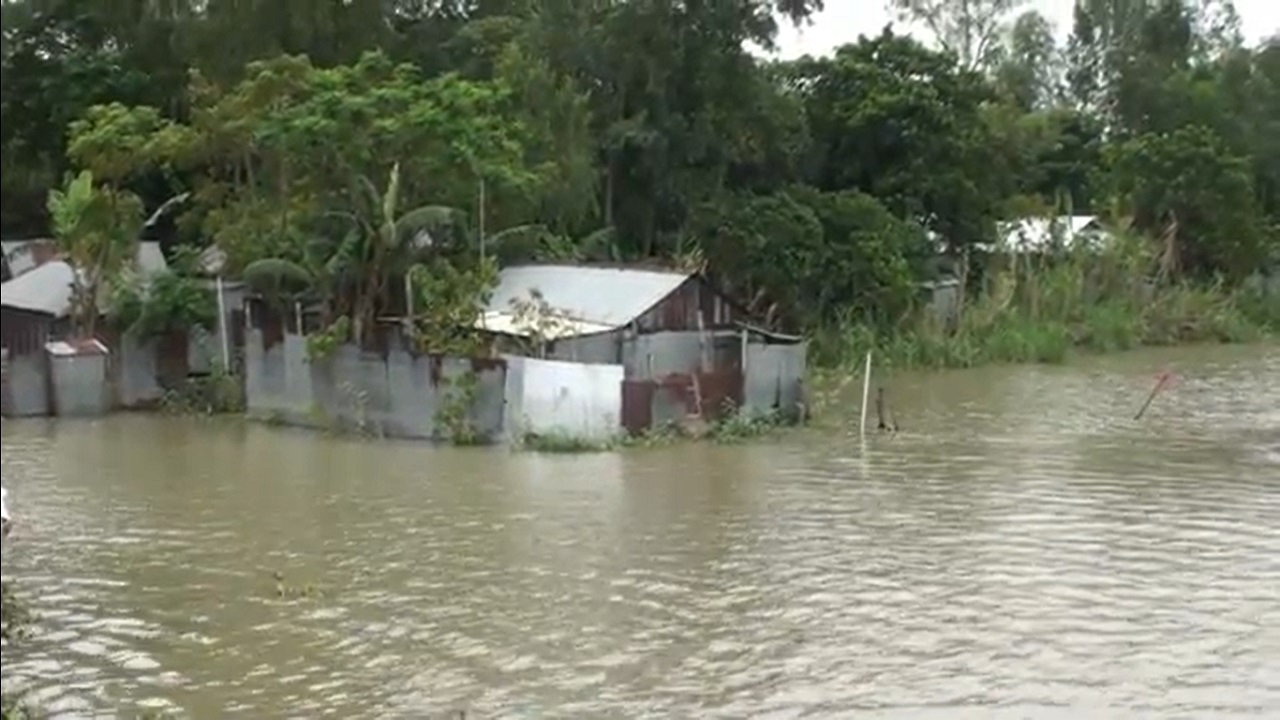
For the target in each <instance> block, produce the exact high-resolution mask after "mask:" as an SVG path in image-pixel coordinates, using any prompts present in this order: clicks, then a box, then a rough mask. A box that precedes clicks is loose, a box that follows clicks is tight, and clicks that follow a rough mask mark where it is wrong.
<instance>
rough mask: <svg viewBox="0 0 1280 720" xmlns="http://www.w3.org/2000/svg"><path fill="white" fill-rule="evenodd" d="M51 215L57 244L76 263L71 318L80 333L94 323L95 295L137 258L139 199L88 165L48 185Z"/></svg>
mask: <svg viewBox="0 0 1280 720" xmlns="http://www.w3.org/2000/svg"><path fill="white" fill-rule="evenodd" d="M48 209H49V217H50V218H51V219H52V223H53V230H54V237H55V238H56V240H57V242H58V245H59V249H60V250H61V251H62V253H63V254H64V255H65V256H66V257H67V259H68V261H69V262H70V263H71V266H72V267H73V268H75V270H76V273H75V275H74V277H75V280H74V282H73V292H72V304H73V309H72V312H73V319H74V321H75V326H76V330H77V332H78V333H79V334H80V336H81V337H93V334H94V331H95V330H96V329H97V323H98V317H99V315H100V314H101V312H100V310H99V302H98V301H99V295H100V294H101V293H102V292H103V291H104V290H105V288H107V287H108V283H109V282H110V281H111V280H112V279H114V278H115V277H116V276H117V275H118V274H119V272H120V271H121V270H122V269H124V268H125V267H127V266H128V265H129V264H131V263H132V262H134V260H135V259H136V258H137V242H138V231H139V230H141V228H142V203H141V201H140V200H138V198H137V197H136V196H134V195H132V194H130V193H127V192H122V191H119V190H116V189H113V188H110V187H107V186H100V185H95V184H94V181H93V173H91V172H90V171H88V170H84V171H81V173H80V174H79V175H77V176H75V177H73V178H68V180H67V182H66V184H65V186H64V187H63V189H61V190H50V191H49V200H48Z"/></svg>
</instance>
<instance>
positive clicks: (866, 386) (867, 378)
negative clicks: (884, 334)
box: [858, 351, 871, 435]
mask: <svg viewBox="0 0 1280 720" xmlns="http://www.w3.org/2000/svg"><path fill="white" fill-rule="evenodd" d="M870 394H871V352H870V351H867V369H866V370H865V371H864V372H863V374H862V423H861V424H860V425H858V432H860V433H862V434H863V435H866V434H867V396H868V395H870Z"/></svg>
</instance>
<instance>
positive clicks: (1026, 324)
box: [812, 246, 1280, 370]
mask: <svg viewBox="0 0 1280 720" xmlns="http://www.w3.org/2000/svg"><path fill="white" fill-rule="evenodd" d="M1150 264H1151V259H1150V258H1149V257H1147V256H1145V255H1144V254H1143V253H1142V252H1141V250H1139V249H1135V248H1134V247H1133V246H1130V247H1127V248H1126V247H1120V248H1117V249H1116V250H1114V251H1112V252H1110V253H1108V254H1105V255H1094V256H1085V255H1076V256H1071V257H1067V258H1060V259H1056V260H1044V261H1036V262H1025V263H1024V264H1020V265H1019V264H1013V265H1012V266H1011V267H1005V268H1002V269H999V270H997V271H995V272H993V273H992V275H991V279H990V281H989V282H988V283H986V286H985V287H984V288H983V290H982V292H980V293H979V294H978V296H977V297H976V298H973V299H970V300H968V301H967V302H966V303H965V305H964V307H963V308H962V310H961V311H960V314H959V318H958V321H957V322H956V323H955V324H954V326H953V327H950V328H946V327H943V326H942V325H941V324H940V323H939V322H938V321H937V320H936V318H935V317H934V316H932V315H931V314H928V313H926V312H918V313H916V314H914V315H912V316H910V317H908V318H907V319H905V320H904V321H903V322H902V323H900V324H899V325H898V326H897V327H896V328H895V329H893V330H891V331H883V330H876V329H873V328H870V327H867V326H865V325H861V324H859V323H857V322H854V321H852V320H849V319H848V318H846V319H845V320H843V321H839V322H836V323H834V324H833V325H831V326H829V327H826V328H822V329H820V330H819V331H818V332H817V333H815V334H814V337H813V343H812V352H813V360H814V364H815V365H817V366H819V367H827V368H840V369H844V370H849V369H851V368H855V367H859V366H860V364H861V362H862V359H863V358H864V357H865V356H866V353H867V352H868V351H873V352H874V353H875V355H876V357H877V363H880V364H885V365H889V366H892V367H899V368H957V367H961V368H962V367H974V366H979V365H988V364H1013V363H1061V362H1064V361H1065V360H1066V359H1067V358H1068V357H1070V356H1071V355H1072V354H1073V353H1110V352H1120V351H1124V350H1130V349H1133V348H1137V347H1142V346H1169V345H1183V344H1194V343H1206V342H1214V343H1237V342H1240V343H1243V342H1256V341H1259V340H1263V339H1266V338H1270V337H1276V336H1278V335H1280V294H1277V293H1274V292H1273V293H1272V294H1270V295H1267V294H1265V293H1264V292H1263V291H1262V290H1261V289H1259V288H1245V287H1240V288H1232V287H1228V286H1226V285H1224V284H1222V283H1212V284H1194V283H1189V282H1182V283H1164V284H1160V285H1156V284H1154V283H1149V282H1147V281H1145V280H1144V279H1143V278H1145V277H1146V276H1147V273H1146V272H1145V271H1144V268H1147V267H1150Z"/></svg>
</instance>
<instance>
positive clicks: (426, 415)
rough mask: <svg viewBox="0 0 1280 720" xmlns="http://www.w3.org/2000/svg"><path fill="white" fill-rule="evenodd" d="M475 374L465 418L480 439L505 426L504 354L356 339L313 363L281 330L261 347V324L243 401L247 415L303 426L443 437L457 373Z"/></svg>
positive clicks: (253, 339)
mask: <svg viewBox="0 0 1280 720" xmlns="http://www.w3.org/2000/svg"><path fill="white" fill-rule="evenodd" d="M472 372H474V373H475V374H476V376H477V389H476V394H475V400H474V402H472V403H471V404H470V406H469V407H468V408H467V418H468V420H469V421H470V422H471V423H472V425H473V427H474V428H475V429H476V431H477V432H478V433H479V435H480V436H481V437H482V438H483V439H485V440H490V441H492V440H496V439H498V438H499V437H500V436H501V434H502V430H503V405H504V399H503V393H504V390H505V384H506V372H507V371H506V366H505V364H504V363H502V362H501V361H478V360H470V359H463V358H440V357H431V356H419V355H413V354H411V353H409V352H407V351H405V350H401V349H392V350H389V351H388V352H387V353H385V354H382V353H370V352H366V351H363V350H360V349H359V348H357V347H355V346H353V345H344V346H341V347H339V348H337V349H336V350H335V351H334V352H333V354H332V355H330V356H329V357H326V358H324V359H322V360H319V361H315V362H312V361H311V360H309V359H308V357H307V351H306V339H305V338H304V337H302V336H301V335H296V334H293V333H287V332H286V333H285V334H284V337H283V340H282V341H280V342H277V343H274V344H273V345H271V347H264V343H263V334H262V331H260V330H250V331H249V332H248V334H247V337H246V342H245V383H246V400H247V404H248V409H249V412H250V414H251V415H254V416H257V417H261V418H269V419H273V420H277V421H280V422H285V423H288V424H293V425H301V426H306V427H323V426H332V425H336V426H339V427H343V428H348V429H357V430H361V431H363V432H369V433H373V434H377V435H381V436H385V437H400V438H415V439H438V440H445V439H448V435H449V428H447V427H442V426H441V425H440V423H439V422H438V420H439V417H438V415H439V413H440V412H441V411H442V410H443V409H445V408H446V407H447V405H448V403H450V402H452V401H453V400H452V398H454V397H456V392H457V391H455V390H451V389H450V386H451V385H453V384H454V383H456V382H457V381H458V379H459V378H461V377H462V376H464V375H466V374H468V373H472Z"/></svg>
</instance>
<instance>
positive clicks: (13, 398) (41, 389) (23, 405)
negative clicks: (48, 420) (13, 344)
mask: <svg viewBox="0 0 1280 720" xmlns="http://www.w3.org/2000/svg"><path fill="white" fill-rule="evenodd" d="M50 409H51V407H50V404H49V367H48V365H47V360H46V358H45V357H44V355H43V354H38V355H12V354H11V355H10V356H9V407H8V411H9V416H10V417H41V416H44V415H48V414H49V411H50Z"/></svg>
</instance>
